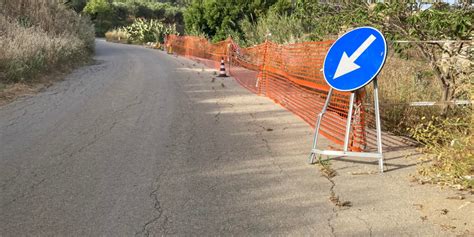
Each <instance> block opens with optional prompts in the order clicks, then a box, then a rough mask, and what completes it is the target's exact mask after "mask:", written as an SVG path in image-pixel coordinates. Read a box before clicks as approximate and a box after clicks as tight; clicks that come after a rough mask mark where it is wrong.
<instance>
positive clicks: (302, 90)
mask: <svg viewBox="0 0 474 237" xmlns="http://www.w3.org/2000/svg"><path fill="white" fill-rule="evenodd" d="M332 43H333V42H332V41H324V42H305V43H298V44H288V45H279V44H276V43H273V42H269V41H267V42H265V43H263V44H260V45H256V46H252V47H247V48H241V47H239V45H237V44H236V43H234V42H233V41H232V39H230V38H229V39H227V40H225V41H221V42H219V43H216V44H212V43H210V42H209V41H208V40H206V39H204V38H199V37H194V36H175V35H170V36H168V38H167V44H168V45H169V46H171V47H172V49H173V51H174V52H175V53H177V54H179V55H182V56H185V57H188V58H191V59H194V60H196V61H199V62H201V63H203V64H205V65H207V66H209V67H212V68H215V69H219V66H220V60H221V58H224V59H225V62H226V68H227V71H228V73H230V75H232V76H233V77H234V78H235V79H236V80H237V82H238V83H239V84H241V85H242V86H243V87H245V88H247V89H248V90H250V91H252V92H254V93H256V94H259V95H265V96H267V97H269V98H271V99H272V100H274V101H275V102H276V103H278V104H280V105H281V106H283V107H285V108H286V109H288V110H289V111H291V112H293V113H294V114H296V115H298V116H299V117H301V118H302V119H303V120H304V121H306V122H307V123H308V124H310V125H311V126H313V127H314V126H315V122H316V116H317V114H318V113H320V112H321V110H322V108H323V105H324V102H325V99H326V96H327V93H328V90H329V86H328V85H327V83H326V82H325V80H324V78H323V75H322V72H321V68H322V66H323V61H324V57H325V55H326V53H327V51H328V50H329V47H330V46H331V44H332ZM357 94H358V96H357V101H356V105H355V108H354V114H353V121H352V123H351V124H352V133H351V140H350V145H349V147H350V148H351V150H356V151H360V150H363V149H364V148H365V145H366V131H365V119H364V118H365V117H364V109H362V107H361V106H362V103H361V102H360V101H362V98H363V96H364V93H363V91H359V92H358V93H357ZM349 95H350V93H348V92H338V91H334V93H333V96H332V98H331V101H330V104H329V107H328V110H327V114H326V116H325V118H324V120H323V121H322V124H321V130H320V132H321V134H322V135H324V136H325V137H327V138H328V139H330V140H331V141H333V142H335V143H336V144H339V145H342V144H343V143H344V133H345V126H346V121H347V111H348V107H349Z"/></svg>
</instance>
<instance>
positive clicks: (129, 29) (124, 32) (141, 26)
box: [105, 18, 178, 44]
mask: <svg viewBox="0 0 474 237" xmlns="http://www.w3.org/2000/svg"><path fill="white" fill-rule="evenodd" d="M168 34H178V32H177V31H176V26H175V25H172V24H167V25H166V24H163V23H162V22H159V21H158V20H153V19H151V20H144V19H141V18H138V19H136V20H135V21H134V22H133V24H131V25H129V26H126V27H122V28H118V29H115V30H112V31H108V32H107V33H106V34H105V36H106V39H107V40H108V41H113V42H122V43H124V41H125V42H127V43H136V44H142V43H147V42H160V43H162V42H163V41H164V36H165V35H168ZM125 38H126V40H125Z"/></svg>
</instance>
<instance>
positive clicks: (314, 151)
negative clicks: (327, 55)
mask: <svg viewBox="0 0 474 237" xmlns="http://www.w3.org/2000/svg"><path fill="white" fill-rule="evenodd" d="M365 28H372V27H365ZM373 29H375V28H373ZM375 30H377V29H375ZM377 31H378V30H377ZM349 32H351V31H349ZM349 32H347V33H349ZM347 33H346V34H347ZM344 35H345V34H344ZM382 37H383V35H382ZM333 46H334V45H333ZM331 48H332V46H331ZM328 52H329V51H328ZM386 54H387V45H386V43H385V57H384V60H383V62H382V65H381V66H380V69H379V70H378V71H377V73H376V74H375V75H374V77H373V78H372V79H371V80H369V81H368V82H367V83H366V84H364V85H362V86H360V87H358V88H357V89H359V88H362V87H364V86H366V85H367V84H369V83H370V82H371V81H372V82H373V83H374V107H375V108H374V109H375V127H376V134H377V152H351V151H349V150H348V149H349V138H350V132H351V122H352V111H353V108H354V98H355V91H356V90H357V89H355V90H352V92H351V95H350V99H349V111H348V113H347V123H346V131H345V136H344V148H343V150H342V151H335V150H321V149H318V148H317V143H318V137H319V130H320V128H321V121H322V120H323V118H324V115H325V113H326V110H327V107H328V106H329V102H330V101H331V96H332V93H333V90H334V89H333V88H332V86H331V87H330V89H329V92H328V95H327V98H326V102H325V103H324V106H323V109H322V110H321V113H319V114H318V116H317V121H316V126H315V133H314V139H313V146H312V149H311V154H310V156H309V163H310V164H314V160H315V158H316V156H317V155H326V156H347V157H367V158H376V159H378V163H379V168H380V173H383V171H384V164H383V152H382V128H381V122H380V109H379V93H378V85H377V74H378V73H379V72H380V70H381V69H382V67H383V66H384V64H385V59H386ZM324 61H326V60H324ZM325 79H326V78H325Z"/></svg>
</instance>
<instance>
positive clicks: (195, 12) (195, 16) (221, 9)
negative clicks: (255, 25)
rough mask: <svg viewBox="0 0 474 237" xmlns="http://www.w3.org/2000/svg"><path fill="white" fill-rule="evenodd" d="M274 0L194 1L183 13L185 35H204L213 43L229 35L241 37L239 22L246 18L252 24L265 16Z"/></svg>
mask: <svg viewBox="0 0 474 237" xmlns="http://www.w3.org/2000/svg"><path fill="white" fill-rule="evenodd" d="M275 2H276V0H267V1H250V2H249V1H244V0H195V1H193V2H192V3H191V5H189V6H188V7H187V9H186V11H185V12H184V22H185V27H186V28H185V29H186V33H188V34H204V35H206V36H207V37H209V38H212V40H213V41H219V40H223V39H225V38H227V37H228V36H229V35H232V34H237V35H241V34H242V33H243V32H242V29H241V28H240V27H239V21H240V20H241V19H244V18H245V17H247V18H248V19H250V20H251V21H252V22H253V21H255V20H256V19H257V18H259V17H262V16H264V15H265V14H266V12H267V11H268V9H269V8H270V6H272V5H273V4H274V3H275Z"/></svg>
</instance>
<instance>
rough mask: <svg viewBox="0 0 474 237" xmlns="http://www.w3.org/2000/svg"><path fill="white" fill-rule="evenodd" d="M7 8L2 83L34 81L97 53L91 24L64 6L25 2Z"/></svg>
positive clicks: (1, 30)
mask: <svg viewBox="0 0 474 237" xmlns="http://www.w3.org/2000/svg"><path fill="white" fill-rule="evenodd" d="M26 6H28V7H26ZM3 7H4V9H3V12H2V13H1V16H0V72H1V73H0V81H7V82H18V81H30V80H32V79H34V78H35V76H37V73H39V72H43V71H45V70H48V69H52V68H56V67H58V66H64V65H73V64H76V63H78V62H80V61H84V60H86V59H88V57H89V55H90V53H91V52H92V51H93V49H94V31H93V28H92V25H91V23H90V21H89V20H88V19H86V18H83V17H80V16H79V15H78V14H76V13H75V12H74V11H72V10H70V9H68V8H67V7H66V6H64V5H61V4H53V3H50V1H46V0H43V1H38V0H37V1H32V0H22V1H20V3H17V2H16V3H8V2H5V4H4V5H3Z"/></svg>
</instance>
